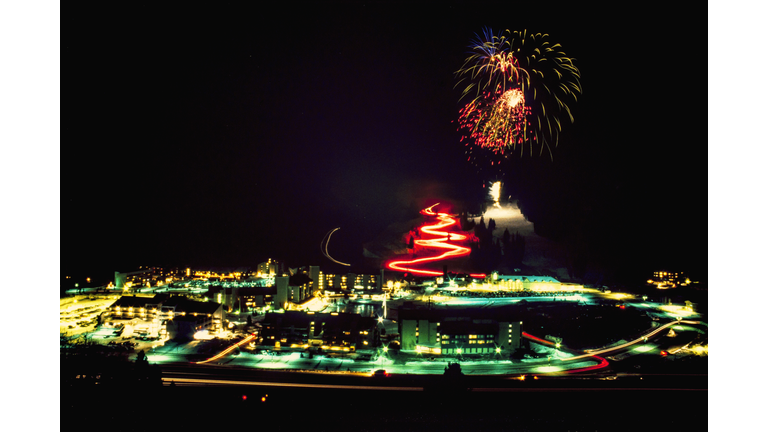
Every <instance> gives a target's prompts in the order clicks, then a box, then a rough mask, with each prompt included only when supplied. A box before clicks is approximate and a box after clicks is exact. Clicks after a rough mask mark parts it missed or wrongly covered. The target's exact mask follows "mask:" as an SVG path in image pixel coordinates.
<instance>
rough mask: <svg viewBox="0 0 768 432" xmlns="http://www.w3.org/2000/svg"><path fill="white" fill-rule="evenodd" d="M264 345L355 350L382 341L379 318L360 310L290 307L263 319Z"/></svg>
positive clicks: (372, 345) (369, 346) (325, 349)
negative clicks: (314, 310)
mask: <svg viewBox="0 0 768 432" xmlns="http://www.w3.org/2000/svg"><path fill="white" fill-rule="evenodd" d="M261 325H262V337H263V339H262V342H261V345H262V346H267V347H275V348H294V349H308V348H319V349H322V350H324V351H329V352H355V351H358V350H360V349H366V348H373V347H375V346H376V344H377V343H378V339H377V335H378V333H377V332H376V325H377V321H376V320H375V319H374V318H370V317H363V316H361V315H360V314H348V313H335V312H334V313H313V312H299V311H286V312H285V313H268V314H267V315H266V316H265V318H264V320H263V321H262V324H261Z"/></svg>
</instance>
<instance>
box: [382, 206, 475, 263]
mask: <svg viewBox="0 0 768 432" xmlns="http://www.w3.org/2000/svg"><path fill="white" fill-rule="evenodd" d="M438 204H439V203H437V204H433V205H432V206H430V207H427V208H425V209H424V210H422V211H421V212H420V213H421V214H423V215H425V216H432V217H437V220H438V221H439V222H438V223H435V224H432V225H424V226H422V227H420V228H419V230H420V231H421V232H422V233H423V234H426V235H428V236H433V238H431V239H426V240H423V239H422V240H415V241H414V243H415V244H417V245H419V246H422V247H425V248H435V249H446V252H443V253H442V254H440V255H436V256H431V257H424V258H418V259H414V260H397V261H390V262H388V263H386V267H387V268H388V269H390V270H397V271H402V272H410V273H414V274H418V275H424V276H442V275H443V272H440V271H435V270H423V269H417V268H413V267H412V266H414V265H420V264H424V263H431V262H437V261H441V260H445V259H450V258H457V257H462V256H467V255H469V252H470V249H469V248H468V247H464V246H458V245H455V244H451V243H449V241H450V242H455V241H463V240H466V239H467V236H466V235H464V234H458V233H453V232H450V231H441V230H443V229H446V228H448V227H451V226H453V225H455V224H456V219H454V218H453V217H452V216H451V215H449V214H448V213H435V212H434V211H433V210H432V209H433V208H434V207H436V206H437V205H438ZM470 276H472V277H475V278H484V277H485V274H470Z"/></svg>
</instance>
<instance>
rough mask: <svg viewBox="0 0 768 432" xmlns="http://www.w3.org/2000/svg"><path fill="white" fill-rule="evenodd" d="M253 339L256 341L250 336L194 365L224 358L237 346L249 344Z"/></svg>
mask: <svg viewBox="0 0 768 432" xmlns="http://www.w3.org/2000/svg"><path fill="white" fill-rule="evenodd" d="M254 339H256V335H254V334H250V335H248V337H246V338H245V339H243V340H241V341H240V342H238V343H236V344H234V345H231V346H230V347H228V348H227V349H225V350H224V351H222V352H220V353H218V354H216V355H215V356H213V357H211V358H209V359H207V360H203V361H199V362H196V363H195V364H203V363H208V362H212V361H215V360H218V359H220V358H222V357H224V356H225V355H227V354H229V353H231V352H232V351H234V350H235V348H237V347H239V346H242V345H245V344H247V343H248V342H250V341H252V340H254Z"/></svg>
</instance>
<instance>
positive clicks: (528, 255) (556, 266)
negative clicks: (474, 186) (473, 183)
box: [471, 201, 568, 279]
mask: <svg viewBox="0 0 768 432" xmlns="http://www.w3.org/2000/svg"><path fill="white" fill-rule="evenodd" d="M491 219H493V220H494V221H495V222H496V229H495V230H494V231H493V236H494V237H496V238H498V239H501V238H502V236H503V235H504V230H505V229H507V230H509V234H510V235H515V234H520V235H521V236H524V237H525V255H524V257H523V264H524V265H526V266H528V267H533V268H537V269H542V270H548V271H550V272H552V273H553V274H555V275H556V277H557V278H560V279H568V270H567V268H566V262H567V260H566V253H565V249H564V248H563V247H562V246H561V245H559V244H557V243H555V242H553V241H552V240H548V239H546V238H544V237H541V236H538V235H537V234H536V233H535V232H534V229H533V228H534V227H533V222H528V221H527V220H526V219H525V216H523V213H522V212H521V211H520V207H518V205H517V201H513V202H510V203H502V204H499V206H498V207H496V206H494V207H490V208H489V209H488V210H486V212H485V213H484V214H483V221H484V222H485V225H486V226H488V222H489V221H490V220H491ZM471 220H474V222H475V223H479V222H480V218H474V219H471Z"/></svg>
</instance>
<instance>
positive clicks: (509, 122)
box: [456, 29, 581, 157]
mask: <svg viewBox="0 0 768 432" xmlns="http://www.w3.org/2000/svg"><path fill="white" fill-rule="evenodd" d="M471 48H472V55H470V56H469V57H468V58H467V60H466V62H465V63H464V66H463V67H462V68H461V69H460V70H459V71H458V72H456V75H457V77H458V78H459V81H458V83H457V86H459V85H461V84H466V87H465V89H464V91H463V93H462V99H464V98H466V97H470V96H471V97H472V99H471V100H470V101H469V102H468V103H467V104H466V106H465V107H464V108H462V110H461V112H460V114H459V127H460V129H463V130H464V132H465V137H463V138H462V140H463V139H464V138H468V145H469V144H470V143H474V144H475V145H477V146H479V147H481V148H484V149H488V150H490V151H492V152H493V153H494V155H500V154H502V155H503V154H505V153H509V151H510V150H514V149H515V148H517V147H518V146H519V147H520V150H521V152H522V151H523V149H524V147H525V145H528V146H529V147H530V149H531V154H533V148H534V147H539V148H540V152H541V153H543V151H544V148H545V147H546V148H547V150H548V151H549V153H550V157H552V149H551V146H557V143H558V139H559V135H560V131H561V130H562V129H561V128H562V124H561V120H560V117H561V116H563V115H565V116H567V118H568V120H570V121H571V122H573V115H572V113H571V109H570V107H569V106H568V103H569V102H571V101H575V100H576V98H577V95H578V94H580V93H581V84H580V82H579V78H580V73H579V70H578V69H577V68H576V66H575V65H574V64H573V59H571V58H569V57H567V56H566V55H565V53H563V51H562V47H561V46H560V44H552V43H550V42H549V41H548V35H546V34H541V33H536V34H530V33H528V32H527V31H522V32H517V31H515V32H510V31H509V30H507V31H506V32H504V34H502V35H499V36H496V35H493V34H492V33H491V31H490V30H489V29H486V30H485V32H484V34H483V36H482V37H478V39H477V40H476V41H475V42H473V44H472V45H471Z"/></svg>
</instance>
